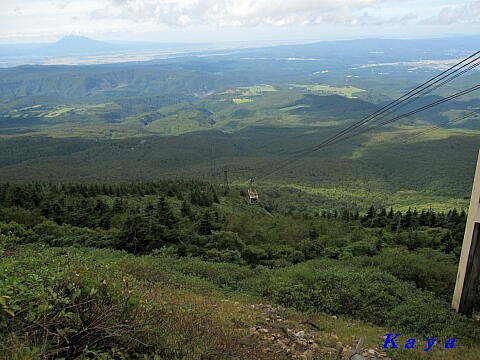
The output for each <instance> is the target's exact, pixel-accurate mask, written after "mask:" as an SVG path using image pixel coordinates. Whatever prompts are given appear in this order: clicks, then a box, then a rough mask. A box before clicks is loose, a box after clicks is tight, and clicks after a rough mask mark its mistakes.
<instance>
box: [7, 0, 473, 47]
mask: <svg viewBox="0 0 480 360" xmlns="http://www.w3.org/2000/svg"><path fill="white" fill-rule="evenodd" d="M479 25H480V1H478V0H474V1H462V0H447V1H445V0H441V1H432V0H427V1H422V2H417V1H412V0H406V1H398V0H347V1H341V2H338V1H332V0H320V1H318V0H317V1H315V0H299V1H296V2H295V3H287V2H282V1H277V0H270V1H267V0H257V1H247V0H235V1H225V0H136V1H132V0H86V1H83V2H82V3H79V2H77V1H70V0H69V1H64V0H50V1H47V0H20V1H16V2H14V3H2V4H0V44H21V43H49V42H55V41H57V40H58V39H61V38H62V37H63V36H66V35H70V34H74V35H82V36H86V37H89V38H93V39H96V40H101V41H139V42H156V43H165V42H169V43H179V42H181V43H198V42H201V43H224V42H244V41H248V42H257V41H258V42H265V41H289V42H292V41H293V42H295V41H329V40H347V39H351V40H354V39H362V38H372V37H374V38H398V39H412V38H434V37H452V36H465V35H478V34H479V33H480V31H479V29H480V27H479Z"/></svg>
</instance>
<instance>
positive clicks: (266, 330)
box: [259, 328, 268, 334]
mask: <svg viewBox="0 0 480 360" xmlns="http://www.w3.org/2000/svg"><path fill="white" fill-rule="evenodd" d="M259 331H260V332H261V333H264V334H266V333H268V329H265V328H261V329H260V330H259Z"/></svg>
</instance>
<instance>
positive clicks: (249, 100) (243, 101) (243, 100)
mask: <svg viewBox="0 0 480 360" xmlns="http://www.w3.org/2000/svg"><path fill="white" fill-rule="evenodd" d="M232 101H233V102H234V103H235V104H237V105H238V104H245V103H250V102H253V100H252V99H232Z"/></svg>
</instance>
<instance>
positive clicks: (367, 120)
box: [264, 51, 480, 177]
mask: <svg viewBox="0 0 480 360" xmlns="http://www.w3.org/2000/svg"><path fill="white" fill-rule="evenodd" d="M479 54H480V51H477V52H475V53H474V54H472V55H470V56H469V57H467V58H465V59H464V60H462V61H460V62H458V63H457V64H455V65H453V66H451V67H450V68H448V69H447V70H444V71H443V72H442V73H440V74H438V75H436V76H435V77H433V78H432V79H430V80H428V81H426V82H424V83H423V84H421V85H419V86H417V87H416V88H415V89H413V90H411V91H409V92H407V93H406V94H404V95H402V96H401V97H399V98H397V99H396V100H394V101H392V102H390V103H389V104H387V105H385V106H383V107H382V108H381V109H379V110H377V111H375V112H373V113H372V114H370V115H368V116H366V117H364V118H363V119H362V120H360V121H357V122H356V123H354V124H352V125H350V126H348V127H347V128H345V129H343V130H341V131H340V132H338V133H337V134H334V135H333V136H331V137H329V138H327V139H326V140H324V141H322V142H321V143H320V144H318V145H316V146H314V147H311V148H308V149H305V150H303V151H301V152H299V153H297V154H295V155H294V156H292V157H291V158H289V159H286V160H285V161H284V162H283V163H282V164H281V165H280V166H278V167H277V168H275V169H274V170H273V171H271V172H268V173H266V174H265V175H264V176H265V177H266V176H270V175H272V174H274V173H275V172H277V171H279V170H281V169H283V168H285V167H286V166H288V165H290V164H292V163H294V162H296V161H297V160H299V159H301V158H302V157H304V156H306V155H308V154H310V153H313V152H316V151H318V150H320V149H322V148H324V147H327V146H330V145H333V144H337V143H339V142H342V141H344V140H347V139H350V138H352V137H354V136H358V135H360V134H363V133H364V132H366V131H370V130H375V129H377V128H379V127H382V126H385V125H388V124H390V123H393V122H395V121H398V120H400V119H403V118H405V117H408V116H411V115H414V114H416V113H418V112H421V111H424V110H427V109H430V108H432V107H435V106H437V105H440V104H442V103H445V102H447V101H450V100H453V99H455V98H457V97H460V96H463V95H466V94H469V93H471V92H473V91H476V90H479V89H480V85H476V86H473V87H471V88H469V89H466V90H463V91H459V92H457V93H455V94H453V95H450V96H448V97H445V98H442V99H440V100H437V101H435V102H433V103H431V104H428V105H425V106H422V107H420V108H417V109H415V110H412V111H409V112H407V113H405V114H401V115H398V116H395V117H394V118H392V119H389V120H386V121H383V122H379V121H381V120H383V119H384V118H385V117H387V116H388V115H392V114H393V111H397V110H399V109H401V108H403V107H405V106H406V105H408V104H410V103H412V102H413V101H415V100H417V99H419V98H420V97H419V96H418V95H426V94H429V93H431V92H432V91H434V90H436V89H438V88H439V87H441V86H443V85H445V84H447V83H449V82H450V81H452V80H454V79H456V78H458V77H459V76H461V75H463V74H465V73H466V72H468V71H471V70H473V69H474V68H475V67H477V66H479V65H480V62H479V60H480V56H479ZM459 66H460V67H459ZM374 122H375V123H376V124H372V123H374ZM355 130H358V131H355Z"/></svg>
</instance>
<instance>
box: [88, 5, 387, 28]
mask: <svg viewBox="0 0 480 360" xmlns="http://www.w3.org/2000/svg"><path fill="white" fill-rule="evenodd" d="M385 2H388V1H387V0H342V1H336V0H297V1H285V0H177V1H173V0H110V1H109V3H108V5H107V6H105V7H104V8H103V9H99V10H96V11H94V12H93V13H92V16H93V17H94V18H97V19H99V18H109V17H121V18H125V19H130V20H132V21H135V22H142V21H149V22H154V23H158V24H165V25H169V26H185V25H199V26H201V25H208V26H219V27H225V26H257V25H261V24H265V25H273V26H285V25H308V24H319V23H341V24H350V25H353V24H355V23H358V17H359V16H363V14H362V13H361V11H362V10H368V9H371V8H372V7H375V6H377V5H380V4H382V3H385ZM187 19H188V21H186V20H187Z"/></svg>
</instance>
